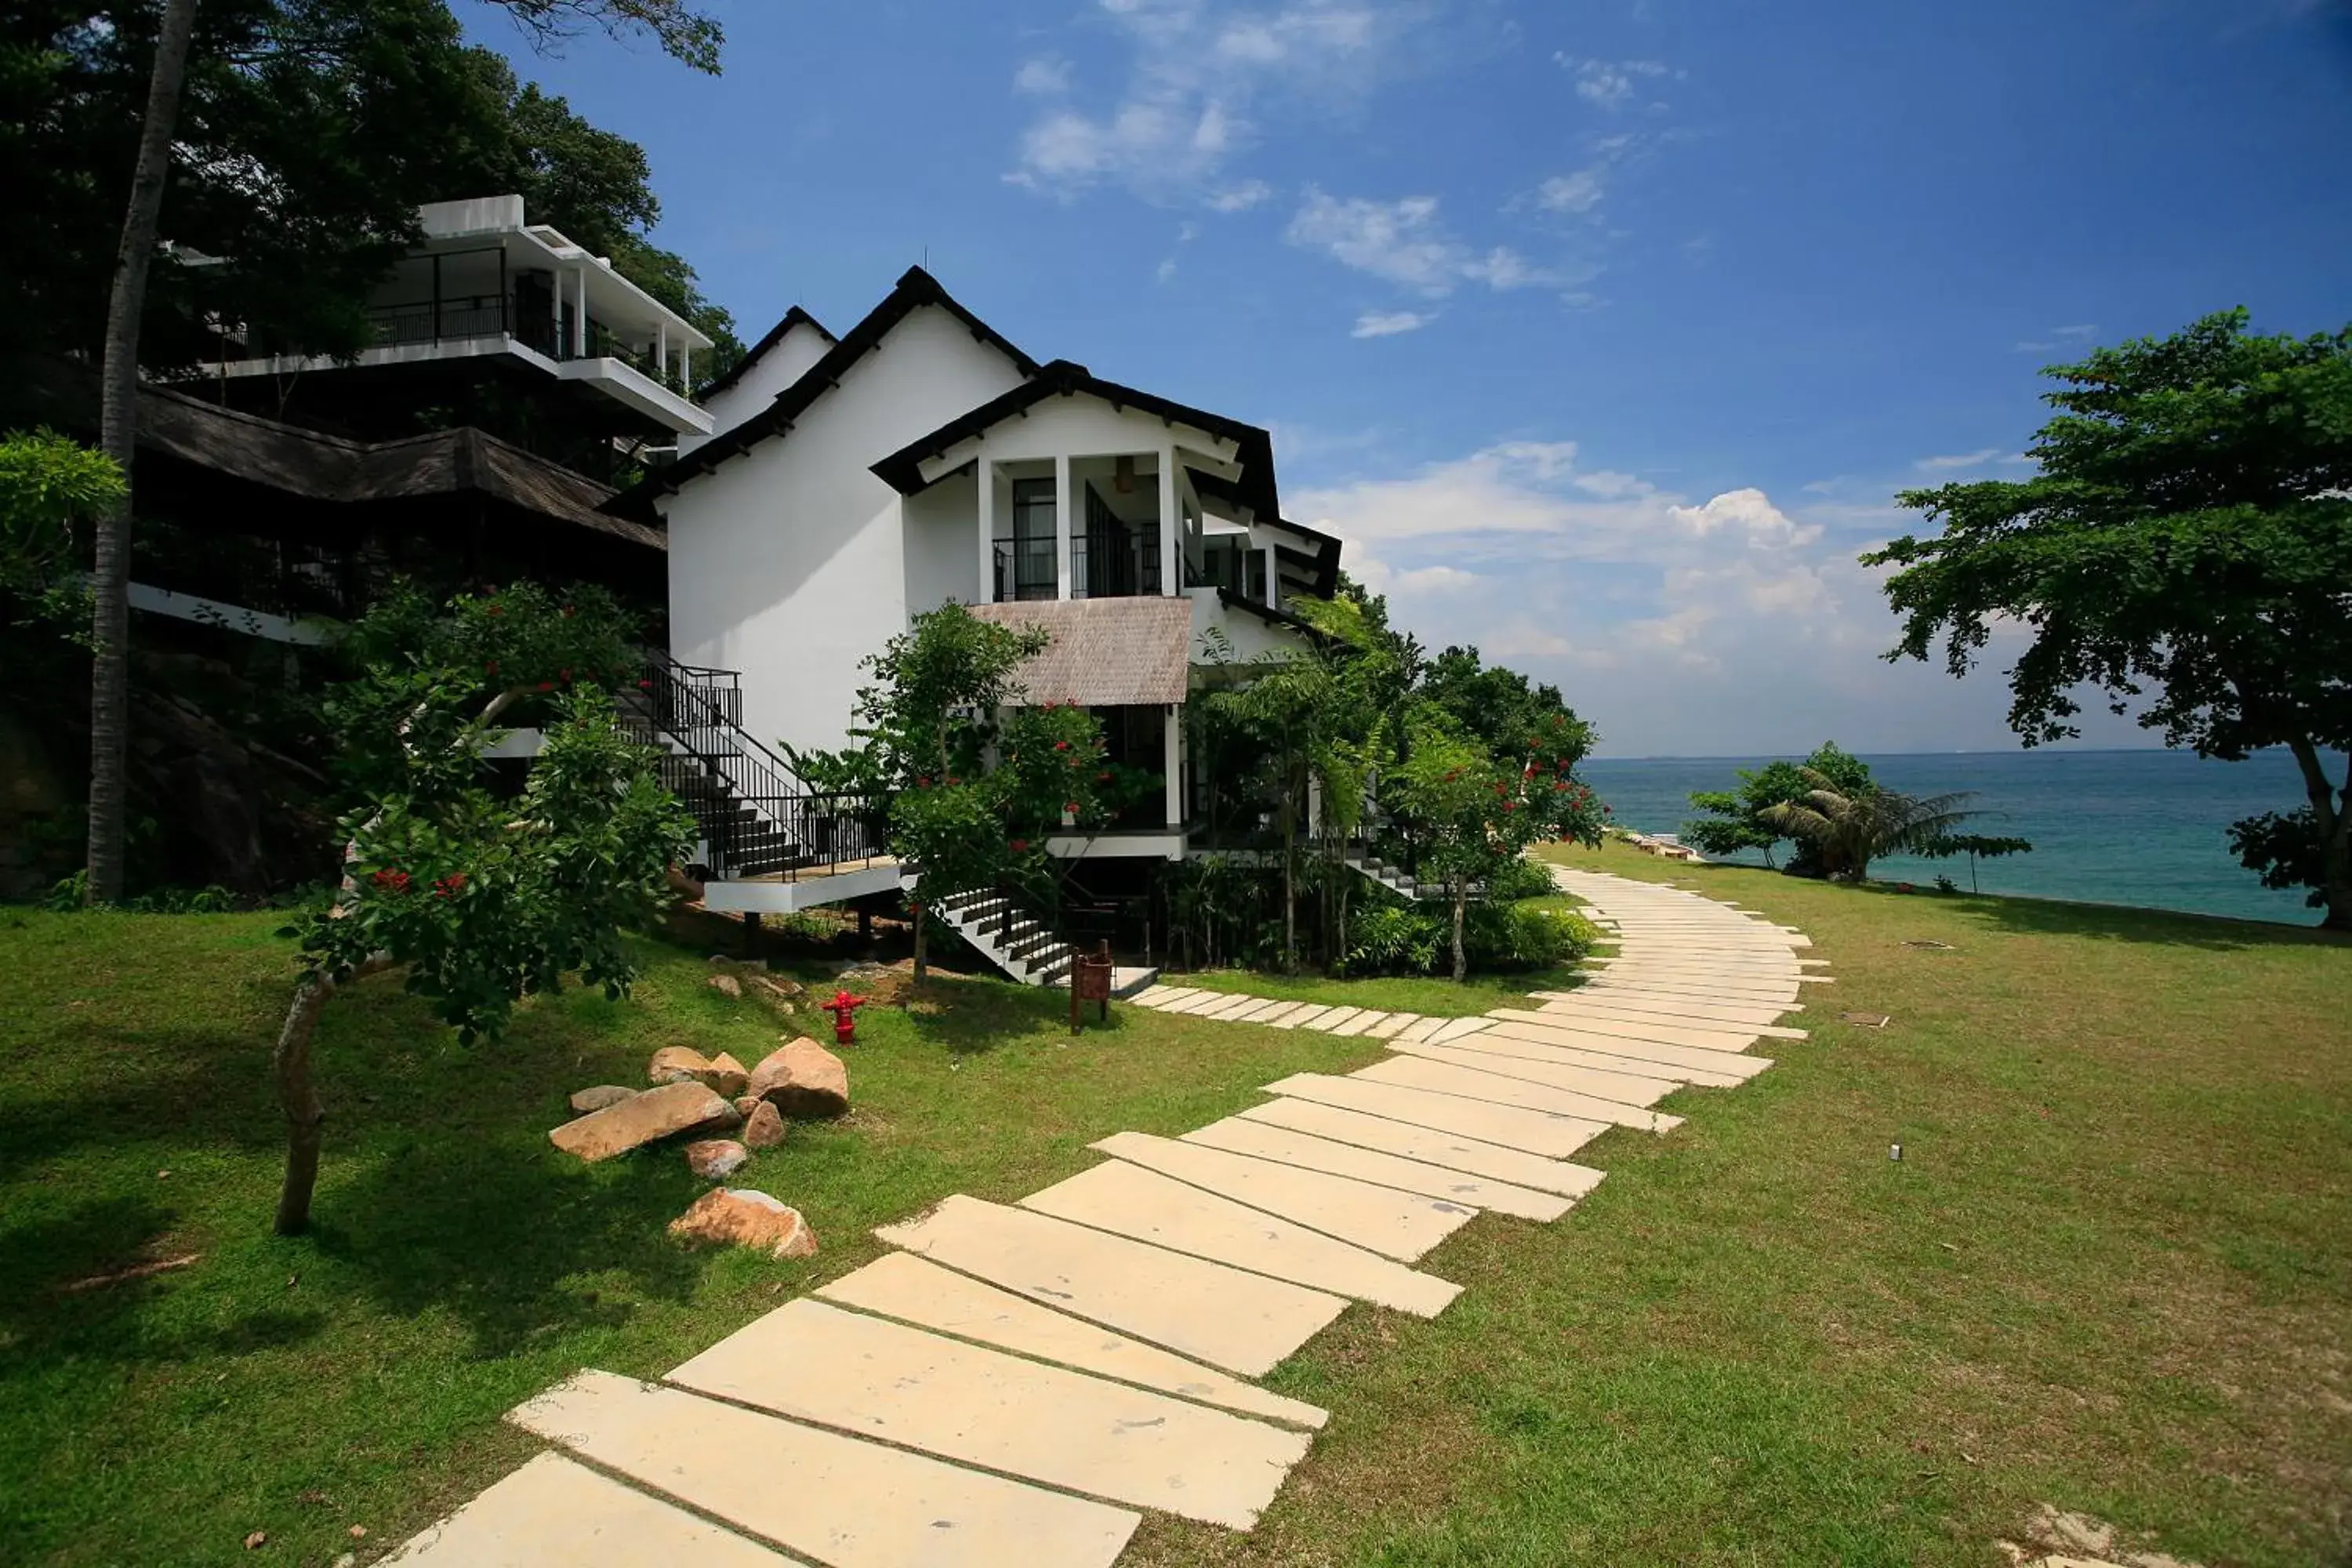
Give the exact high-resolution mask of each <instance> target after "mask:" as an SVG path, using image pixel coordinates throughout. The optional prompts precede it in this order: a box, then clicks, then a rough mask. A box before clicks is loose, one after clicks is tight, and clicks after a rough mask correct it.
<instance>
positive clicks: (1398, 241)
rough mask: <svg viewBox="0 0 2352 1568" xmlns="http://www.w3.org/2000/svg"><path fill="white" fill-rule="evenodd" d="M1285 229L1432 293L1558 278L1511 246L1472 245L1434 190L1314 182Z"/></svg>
mask: <svg viewBox="0 0 2352 1568" xmlns="http://www.w3.org/2000/svg"><path fill="white" fill-rule="evenodd" d="M1285 237H1286V238H1287V239H1288V240H1289V241H1290V243H1291V244H1293V245H1302V246H1306V247H1309V248H1312V249H1317V250H1324V251H1328V252H1329V253H1330V255H1331V257H1332V258H1333V259H1334V260H1336V261H1338V262H1339V263H1340V264H1341V265H1342V266H1345V267H1352V268H1355V269H1356V270H1357V271H1359V272H1369V273H1370V274H1371V275H1372V276H1373V277H1375V278H1380V279H1386V280H1387V281H1389V282H1391V283H1395V284H1400V285H1402V287H1404V288H1407V289H1416V290H1418V291H1419V292H1421V293H1423V294H1426V295H1428V296H1430V297H1431V298H1433V299H1435V298H1438V297H1441V296H1443V295H1445V294H1448V293H1451V292H1452V291H1453V290H1454V289H1455V288H1457V287H1458V286H1460V285H1461V284H1463V283H1465V282H1474V283H1484V284H1486V286H1487V287H1488V288H1490V289H1525V288H1528V287H1530V286H1531V285H1535V284H1541V283H1551V282H1557V281H1559V279H1558V278H1557V277H1555V276H1554V275H1553V274H1551V273H1549V272H1547V271H1546V270H1544V269H1543V268H1538V267H1535V266H1533V265H1531V264H1530V263H1528V260H1527V259H1526V258H1524V257H1522V256H1520V255H1519V254H1518V253H1517V251H1514V250H1511V249H1508V248H1507V247H1496V248H1495V249H1493V250H1490V251H1488V252H1486V254H1485V255H1483V256H1482V255H1479V254H1478V253H1476V252H1475V251H1473V250H1472V249H1471V248H1470V247H1468V246H1466V245H1465V244H1463V243H1462V241H1460V240H1459V239H1457V238H1455V237H1454V235H1453V234H1452V233H1451V232H1450V231H1449V230H1448V229H1447V228H1446V226H1444V223H1443V222H1441V221H1440V220H1439V218H1438V216H1437V198H1436V197H1435V196H1406V197H1403V198H1402V199H1401V200H1398V201H1393V202H1379V201H1371V200H1368V199H1366V198H1365V197H1362V196H1349V197H1347V198H1345V199H1344V200H1343V199H1341V198H1340V197H1338V196H1333V195H1327V194H1326V193H1324V192H1322V191H1318V190H1309V191H1308V192H1307V199H1306V201H1305V202H1304V203H1303V204H1302V205H1300V206H1299V209H1298V211H1297V213H1296V214H1294V215H1292V217H1291V220H1290V227H1289V229H1288V230H1287V231H1286V235H1285Z"/></svg>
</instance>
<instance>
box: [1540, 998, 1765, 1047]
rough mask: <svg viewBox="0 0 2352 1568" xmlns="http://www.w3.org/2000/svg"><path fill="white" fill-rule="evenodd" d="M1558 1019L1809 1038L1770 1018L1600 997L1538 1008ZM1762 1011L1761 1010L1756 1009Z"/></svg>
mask: <svg viewBox="0 0 2352 1568" xmlns="http://www.w3.org/2000/svg"><path fill="white" fill-rule="evenodd" d="M1536 1011H1537V1012H1538V1013H1542V1014H1545V1015H1546V1016H1551V1017H1558V1018H1589V1019H1592V1020H1595V1021H1597V1022H1607V1023H1612V1024H1644V1025H1656V1026H1663V1027H1665V1028H1672V1029H1706V1030H1710V1031H1714V1030H1720V1031H1722V1032H1724V1033H1726V1034H1740V1035H1746V1036H1747V1037H1748V1038H1749V1039H1751V1040H1755V1039H1770V1040H1801V1039H1805V1038H1807V1033H1806V1031H1805V1030H1803V1029H1798V1028H1792V1027H1790V1026H1789V1025H1786V1024H1775V1023H1773V1022H1771V1021H1770V1020H1769V1018H1759V1017H1756V1016H1752V1015H1751V1016H1748V1017H1744V1018H1743V1017H1727V1016H1721V1015H1717V1016H1705V1015H1695V1014H1689V1013H1662V1012H1659V1011H1657V1010H1656V1009H1654V1008H1651V1007H1628V1006H1623V1005H1613V1004H1611V1003H1608V1002H1606V1001H1603V1000H1601V999H1599V998H1588V999H1586V1000H1582V1001H1577V1002H1547V1003H1545V1004H1544V1005H1542V1006H1540V1007H1538V1008H1537V1009H1536ZM1757 1011H1759V1012H1760V1011H1762V1009H1757Z"/></svg>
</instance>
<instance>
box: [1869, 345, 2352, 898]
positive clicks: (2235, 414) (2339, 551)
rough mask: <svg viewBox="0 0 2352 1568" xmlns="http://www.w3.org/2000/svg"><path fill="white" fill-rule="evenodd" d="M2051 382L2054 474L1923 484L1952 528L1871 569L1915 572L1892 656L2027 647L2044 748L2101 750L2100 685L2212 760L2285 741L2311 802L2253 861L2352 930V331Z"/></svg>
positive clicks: (1921, 505) (2212, 349) (2257, 845)
mask: <svg viewBox="0 0 2352 1568" xmlns="http://www.w3.org/2000/svg"><path fill="white" fill-rule="evenodd" d="M2045 374H2049V375H2051V376H2052V377H2053V378H2054V379H2055V380H2057V382H2058V383H2059V386H2058V388H2057V390H2055V391H2053V392H2050V393H2048V394H2046V395H2044V401H2045V402H2047V403H2048V404H2049V405H2051V406H2052V407H2053V408H2055V409H2056V410H2057V411H2058V412H2057V414H2056V416H2054V417H2053V418H2052V419H2051V420H2050V421H2049V422H2048V423H2047V424H2045V425H2044V426H2042V430H2041V433H2040V435H2039V437H2037V439H2036V441H2035V443H2034V445H2033V446H2032V448H2031V449H2030V451H2029V453H2028V455H2029V456H2030V457H2031V458H2032V459H2033V461H2034V463H2035V465H2036V466H2037V468H2038V470H2039V471H2038V472H2037V473H2036V474H2035V475H2034V476H2033V477H2032V478H2030V479H2022V480H2011V481H2003V480H1979V481H1973V482H1961V483H1955V484H1949V485H1944V486H1941V487H1938V488H1936V489H1916V490H1907V491H1905V492H1904V493H1903V494H1902V495H1901V496H1900V497H1899V498H1897V499H1898V500H1900V501H1901V503H1902V504H1903V505H1905V506H1906V507H1911V508H1914V509H1916V510H1919V511H1921V512H1923V513H1925V514H1926V515H1927V517H1928V518H1929V519H1931V520H1933V521H1939V522H1941V523H1942V525H1943V530H1942V531H1941V532H1940V533H1938V534H1936V535H1932V536H1927V537H1916V536H1906V537H1904V538H1901V539H1897V540H1895V541H1894V542H1891V543H1890V544H1888V545H1887V546H1886V547H1885V549H1883V550H1880V551H1877V552H1874V553H1872V554H1869V555H1866V556H1864V558H1863V560H1864V564H1867V565H1888V566H1894V567H1895V568H1897V570H1896V571H1895V574H1894V575H1893V576H1891V577H1890V578H1889V579H1888V581H1887V583H1886V595H1887V598H1888V601H1889V602H1890V604H1891V605H1893V607H1894V608H1895V611H1896V613H1897V614H1898V615H1900V616H1902V617H1903V620H1904V626H1903V635H1902V640H1901V641H1900V642H1899V643H1898V644H1897V645H1896V646H1895V648H1894V649H1893V650H1892V651H1891V652H1890V653H1889V654H1888V656H1887V657H1888V658H1891V659H1902V658H1917V659H1926V658H1929V657H1930V656H1931V654H1932V653H1933V652H1934V651H1935V650H1936V649H1937V645H1938V643H1939V642H1940V645H1941V652H1942V655H1943V658H1944V662H1945V665H1946V668H1948V669H1949V670H1950V671H1951V673H1952V674H1954V675H1955V676H1960V675H1965V674H1967V673H1968V672H1969V670H1971V669H1972V668H1975V666H1976V665H1977V663H1978V662H1979V659H1980V658H1983V657H1984V656H1985V655H1986V653H1987V652H1988V651H1989V650H1990V648H1991V647H1992V646H1993V645H1994V642H1995V639H1996V637H1999V638H2000V639H2001V640H2002V641H2003V642H2004V643H2006V642H2007V641H2008V640H2009V639H2011V638H2015V639H2017V640H2019V641H2020V642H2021V644H2022V647H2021V651H2020V652H2019V654H2018V655H2017V658H2016V660H2015V662H2014V663H2013V664H2012V665H2011V667H2010V670H2009V681H2010V695H2011V707H2010V716H2009V718H2010V725H2011V728H2012V729H2013V730H2015V731H2017V733H2018V734H2019V735H2020V736H2021V738H2022V739H2023V740H2024V741H2025V742H2026V744H2028V745H2034V744H2038V743H2041V742H2048V741H2055V740H2059V739H2062V738H2065V737H2069V736H2073V735H2075V734H2077V733H2079V730H2078V727H2077V725H2076V724H2075V722H2074V721H2075V720H2076V718H2077V717H2078V716H2079V715H2080V712H2081V700H2080V698H2079V696H2078V693H2081V692H2083V691H2084V689H2088V690H2090V691H2093V692H2095V693H2097V694H2098V695H2099V696H2100V697H2101V698H2103V699H2104V700H2105V701H2106V703H2107V705H2108V706H2109V708H2110V709H2111V710H2113V711H2115V712H2116V713H2117V714H2128V715H2131V716H2133V717H2135V718H2137V721H2138V722H2139V723H2140V724H2141V725H2142V726H2143V727H2145V728H2147V729H2151V730H2156V731H2160V732H2161V733H2162V734H2163V736H2164V739H2165V743H2166V744H2168V745H2173V746H2187V747H2189V748H2191V749H2193V750H2194V751H2196V752H2198V753H2199V754H2200V755H2201V756H2210V757H2219V758H2224V759H2228V760H2231V761H2236V760H2240V759H2242V758H2244V757H2245V756H2247V755H2248V754H2249V753H2251V752H2254V751H2256V750H2259V749H2262V748H2264V747H2271V746H2283V747H2285V748H2286V749H2287V750H2288V751H2290V752H2292V753H2293V754H2294V759H2295V763H2296V766H2297V768H2298V769H2299V771H2300V773H2301V775H2302V779H2303V783H2304V794H2305V804H2304V805H2302V806H2301V807H2300V808H2299V809H2298V810H2296V811H2294V812H2291V813H2286V814H2275V813H2274V814H2271V815H2269V816H2263V817H2255V818H2250V819H2248V820H2247V821H2246V822H2242V823H2240V824H2239V825H2238V826H2237V828H2236V829H2235V830H2234V837H2235V839H2236V842H2237V844H2238V847H2239V852H2240V854H2241V857H2242V858H2243V859H2244V860H2245V862H2246V864H2247V865H2248V866H2249V867H2250V868H2252V869H2255V870H2257V871H2259V872H2262V873H2263V874H2264V875H2265V876H2266V878H2270V877H2277V878H2282V879H2295V880H2307V881H2308V882H2310V883H2311V884H2312V887H2313V893H2312V901H2313V903H2314V904H2315V905H2323V906H2325V907H2326V910H2327V918H2326V923H2327V924H2328V925H2330V926H2331V927H2336V928H2338V929H2352V327H2348V328H2346V329H2345V330H2343V331H2335V332H2325V333H2319V334H2316V335H2314V336H2311V337H2306V338H2296V337H2292V336H2285V335H2280V336H2271V337H2263V336H2256V335H2253V334H2252V333H2250V332H2249V331H2247V317H2246V313H2245V312H2244V311H2242V310H2233V311H2227V312H2223V313H2221V314H2218V315H2212V316H2208V317H2206V318H2204V319H2203V320H2201V321H2197V322H2195V323H2193V324H2192V325H2191V326H2189V328H2188V329H2186V330H2185V331H2180V332H2177V333H2174V334H2173V335H2171V336H2169V337H2166V338H2147V339H2140V340H2137V341H2134V342H2127V343H2124V344H2122V345H2120V346H2117V347H2114V348H2102V349H2097V350H2095V351H2093V352H2092V353H2091V354H2090V355H2089V356H2088V357H2086V358H2085V359H2084V360H2083V361H2081V362H2080V363H2074V364H2061V365H2053V366H2051V367H2050V368H2049V370H2048V371H2047V372H2046V373H2045ZM2330 752H2333V753H2336V755H2335V756H2334V758H2333V759H2332V760H2331V759H2330V757H2329V756H2328V755H2327V753H2330ZM2331 768H2333V769H2334V770H2335V773H2334V774H2333V775H2332V776H2331V772H2330V770H2331Z"/></svg>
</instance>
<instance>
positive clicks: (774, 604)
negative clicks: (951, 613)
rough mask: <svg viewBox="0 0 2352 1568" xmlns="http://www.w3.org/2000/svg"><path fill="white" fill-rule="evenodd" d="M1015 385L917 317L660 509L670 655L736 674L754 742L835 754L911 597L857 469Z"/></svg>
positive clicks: (946, 331)
mask: <svg viewBox="0 0 2352 1568" xmlns="http://www.w3.org/2000/svg"><path fill="white" fill-rule="evenodd" d="M792 335H793V336H798V335H799V334H798V333H793V334H792ZM811 335H812V336H814V334H811ZM778 346H779V347H782V345H781V344H780V345H778ZM747 379H749V378H747ZM1021 380H1022V376H1021V373H1020V371H1019V369H1018V368H1017V367H1015V366H1014V365H1013V363H1012V362H1011V361H1010V360H1008V359H1007V358H1005V356H1004V355H1003V354H1002V353H999V352H998V351H997V350H996V349H994V348H992V347H991V346H990V345H988V344H987V343H984V342H980V341H979V340H977V339H975V338H974V337H973V336H972V334H971V329H970V328H968V327H966V326H965V325H964V324H963V323H962V322H961V321H958V320H957V319H956V318H955V317H954V316H952V315H950V313H949V312H948V311H946V310H941V309H940V308H939V307H937V306H924V307H922V308H920V309H919V310H916V311H914V312H913V313H912V314H910V315H909V316H908V317H907V319H906V320H905V321H901V322H899V323H898V327H897V328H896V329H894V330H893V331H891V332H890V334H889V335H888V336H887V338H885V339H884V340H883V342H882V345H881V347H880V348H879V349H877V351H876V352H875V353H871V354H869V355H867V356H866V358H865V359H863V360H861V361H860V362H859V363H856V365H853V366H852V367H850V369H849V371H848V372H847V373H846V374H845V375H844V376H843V377H842V381H841V384H840V386H839V387H838V388H836V389H835V390H834V391H831V392H828V393H826V394H825V395H823V396H822V397H820V398H818V399H817V400H816V402H815V403H814V404H813V405H810V407H809V409H808V411H807V412H806V413H805V414H803V416H801V418H800V420H799V421H798V422H797V424H796V426H795V427H794V428H793V430H792V431H791V432H790V433H789V434H788V435H786V436H783V437H781V438H778V439H773V440H769V441H765V442H762V443H761V444H760V445H758V446H756V447H753V448H752V449H751V451H750V452H748V453H746V454H745V455H744V456H742V457H740V458H732V459H730V460H729V461H727V462H725V463H723V464H721V465H720V466H719V468H716V469H714V470H712V471H711V472H710V473H709V474H706V475H703V476H701V477H699V478H698V479H693V480H691V481H689V482H688V485H687V487H686V489H684V490H682V491H680V492H679V493H678V494H677V495H675V496H672V497H670V498H668V499H667V501H665V502H664V504H663V509H662V510H663V513H664V516H665V517H666V518H667V521H668V524H669V595H670V609H669V614H670V647H671V651H672V654H673V656H674V657H675V658H677V659H678V660H679V661H680V662H682V663H686V664H700V665H709V666H714V667H716V668H722V669H733V670H740V671H741V673H742V678H743V722H744V728H745V729H747V730H749V731H751V733H752V734H753V735H754V736H756V737H758V738H759V739H760V740H761V741H763V742H767V743H768V744H770V745H773V744H775V743H776V742H777V741H779V740H782V741H785V742H790V743H791V744H793V745H794V746H798V747H802V748H810V747H831V746H837V745H839V744H840V743H841V742H842V741H843V739H844V738H845V735H846V732H847V729H848V724H849V705H850V701H851V700H852V699H853V698H854V697H855V695H856V690H857V688H858V687H859V685H861V684H862V683H863V682H864V679H865V677H864V675H863V673H862V671H861V670H860V668H859V666H860V664H861V662H862V661H863V660H864V659H865V658H866V657H867V656H868V655H870V654H873V653H877V652H878V651H880V649H881V647H882V645H883V644H884V643H885V642H886V641H887V640H888V639H889V638H890V637H895V636H896V635H898V633H899V632H901V631H904V630H905V629H906V626H907V617H908V599H909V596H910V594H914V593H916V592H918V591H924V592H927V591H928V590H927V589H925V590H918V589H917V587H916V583H917V581H918V579H917V574H915V573H913V572H912V571H910V569H909V562H908V554H907V550H908V541H907V538H906V535H905V530H904V528H903V526H902V521H901V502H900V499H899V496H898V491H896V490H894V489H891V488H890V487H889V486H888V485H887V484H884V483H883V482H882V481H881V480H880V479H877V478H875V477H874V475H873V473H872V472H871V471H870V469H869V465H871V464H873V463H875V462H877V461H879V460H880V459H881V458H885V457H887V456H888V455H889V454H890V453H892V452H894V451H897V450H898V448H899V447H903V446H905V445H906V444H907V443H908V442H909V441H912V440H914V439H915V438H916V437H919V436H921V435H922V434H924V432H926V431H929V430H935V429H937V428H939V426H941V425H944V424H946V423H947V422H948V421H949V420H950V419H953V418H954V417H956V416H958V415H960V414H962V413H965V412H966V411H968V410H970V409H971V408H973V407H974V406H976V405H980V404H982V403H985V402H987V401H988V400H989V399H991V398H993V397H997V396H1001V395H1003V394H1004V393H1006V392H1009V391H1011V390H1012V389H1013V387H1015V386H1017V385H1019V384H1020V383H1021ZM926 531H928V525H926ZM973 548H974V547H973V545H972V543H971V537H970V534H969V532H968V531H967V534H966V537H965V539H964V541H963V544H962V547H961V551H960V552H959V554H960V558H961V563H962V567H961V580H962V581H963V582H964V583H965V584H972V585H975V586H976V584H974V577H975V572H974V568H973V564H972V563H973V560H974V555H973ZM927 570H928V568H927ZM924 580H925V581H927V580H928V579H924ZM963 596H965V597H970V596H971V592H970V588H969V587H968V588H967V589H966V591H965V594H964V595H963Z"/></svg>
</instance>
